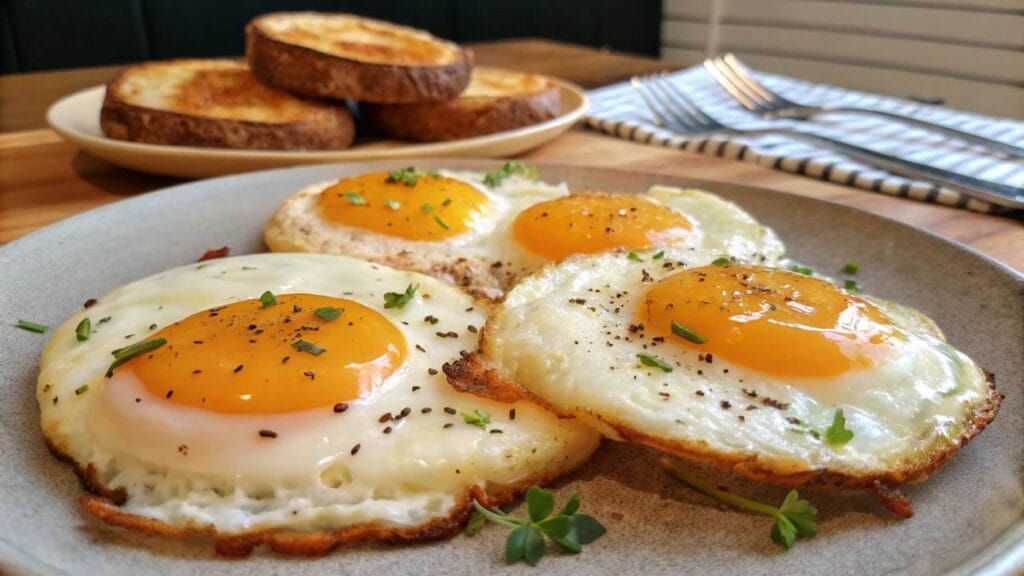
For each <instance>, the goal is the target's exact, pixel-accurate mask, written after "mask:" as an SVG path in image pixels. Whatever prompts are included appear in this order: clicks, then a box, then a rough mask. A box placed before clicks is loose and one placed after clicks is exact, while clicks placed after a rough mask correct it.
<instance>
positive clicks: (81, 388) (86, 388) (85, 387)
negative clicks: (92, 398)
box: [75, 384, 89, 396]
mask: <svg viewBox="0 0 1024 576" xmlns="http://www.w3.org/2000/svg"><path fill="white" fill-rule="evenodd" d="M88 391H89V385H88V384H82V385H81V386H79V387H78V388H75V396H81V395H82V394H85V393H86V392H88Z"/></svg>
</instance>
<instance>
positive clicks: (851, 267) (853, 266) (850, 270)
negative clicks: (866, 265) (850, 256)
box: [843, 260, 860, 274]
mask: <svg viewBox="0 0 1024 576" xmlns="http://www.w3.org/2000/svg"><path fill="white" fill-rule="evenodd" d="M858 270H860V264H858V263H857V261H856V260H850V261H849V262H847V263H846V266H843V272H845V273H847V274H856V273H857V271H858Z"/></svg>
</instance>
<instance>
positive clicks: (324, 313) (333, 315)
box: [316, 306, 345, 322]
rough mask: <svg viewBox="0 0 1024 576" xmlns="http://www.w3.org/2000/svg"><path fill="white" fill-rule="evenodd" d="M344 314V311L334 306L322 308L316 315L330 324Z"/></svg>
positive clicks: (317, 310)
mask: <svg viewBox="0 0 1024 576" xmlns="http://www.w3.org/2000/svg"><path fill="white" fill-rule="evenodd" d="M344 313H345V311H344V310H341V309H338V308H335V307H334V306H323V307H321V308H317V309H316V315H317V316H318V317H319V318H320V319H321V320H326V321H328V322H330V321H331V320H337V319H338V318H340V317H341V315H342V314H344Z"/></svg>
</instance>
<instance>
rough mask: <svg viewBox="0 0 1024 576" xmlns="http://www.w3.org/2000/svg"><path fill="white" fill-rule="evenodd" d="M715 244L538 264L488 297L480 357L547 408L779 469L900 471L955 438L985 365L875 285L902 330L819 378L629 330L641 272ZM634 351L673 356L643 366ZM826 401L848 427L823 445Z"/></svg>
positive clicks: (692, 451) (682, 448) (984, 398)
mask: <svg viewBox="0 0 1024 576" xmlns="http://www.w3.org/2000/svg"><path fill="white" fill-rule="evenodd" d="M716 255H717V254H716V253H707V252H701V251H691V252H682V253H677V254H673V255H672V256H671V259H672V260H674V261H675V263H671V264H666V265H663V266H651V261H650V260H649V256H650V254H649V253H644V254H641V256H642V257H644V258H645V262H643V263H635V262H631V261H629V260H627V259H625V258H624V257H623V256H622V255H621V254H605V255H599V256H593V257H576V258H572V259H569V260H567V261H565V262H563V263H561V264H558V265H553V266H549V267H547V268H545V269H544V270H542V271H541V272H538V273H537V274H534V275H532V276H530V277H528V278H526V279H524V280H523V281H522V282H521V283H520V284H518V285H517V286H516V287H515V288H513V289H512V290H510V291H509V292H508V294H507V295H506V298H505V300H504V302H503V303H502V304H500V305H499V306H498V307H497V308H496V310H495V312H494V314H493V316H492V317H491V319H490V320H489V322H488V325H487V327H486V329H485V336H484V343H485V344H484V349H483V355H484V358H485V360H486V361H487V362H488V363H489V364H490V365H493V366H494V367H496V369H497V370H499V373H500V374H501V375H502V376H503V377H504V378H506V379H508V380H510V381H513V382H517V383H519V384H520V385H522V386H523V387H525V388H527V389H528V390H530V391H531V392H532V393H534V394H536V395H537V396H538V397H539V398H541V399H543V401H545V402H547V403H548V404H549V405H550V406H551V407H552V408H553V409H554V410H555V411H557V412H559V413H563V414H575V415H578V416H581V417H588V418H590V420H591V423H592V424H593V425H595V426H596V427H600V428H601V429H602V430H603V431H604V433H605V434H606V435H608V436H610V437H612V438H615V439H623V438H626V439H630V440H634V441H639V442H644V443H647V444H651V445H654V446H657V447H660V448H663V449H666V450H669V451H672V452H676V453H678V454H681V455H686V456H691V457H696V458H698V459H702V460H712V461H716V462H719V463H721V464H724V465H727V466H735V467H736V468H737V469H738V470H741V469H744V468H745V469H747V470H749V471H751V472H753V471H758V472H759V473H760V475H759V477H762V478H764V477H774V478H775V479H782V480H785V479H787V478H788V479H790V481H796V479H799V478H807V477H809V476H817V475H819V474H822V473H824V472H826V471H827V472H829V473H832V474H837V475H840V476H845V477H850V478H878V477H885V478H888V479H890V480H892V479H895V480H902V479H908V478H909V476H912V474H910V473H909V472H912V471H913V470H918V469H923V467H925V466H926V465H927V463H928V462H929V461H930V458H931V457H933V456H934V455H936V454H939V453H941V452H942V451H943V450H945V449H947V448H950V447H951V446H954V445H956V444H957V443H958V442H960V436H961V434H962V433H963V432H964V431H965V430H966V429H967V428H968V427H970V426H973V420H974V418H975V417H976V415H977V414H978V413H979V411H981V410H982V409H983V407H985V406H986V405H987V404H988V402H989V401H990V394H992V391H991V390H990V388H989V385H988V383H987V381H986V377H985V374H984V372H983V371H982V370H981V369H980V368H979V367H978V366H977V365H976V364H975V363H974V362H973V361H972V360H971V359H970V358H968V357H967V356H966V355H964V354H963V353H961V352H959V351H958V350H956V349H955V348H953V347H952V346H950V345H949V344H947V343H946V342H945V341H944V340H943V338H942V334H941V332H939V331H938V329H937V328H936V327H935V326H934V323H932V322H931V321H930V320H929V319H927V318H926V317H924V316H923V315H922V314H921V313H920V312H917V311H916V310H913V309H910V308H907V307H904V306H900V305H897V304H893V303H889V302H885V301H882V300H878V299H870V301H871V302H873V303H875V304H876V305H877V306H879V307H880V308H881V309H882V311H883V312H885V313H886V314H887V315H888V316H889V317H890V319H891V320H892V322H893V323H894V325H896V326H897V327H898V328H899V329H900V330H901V332H902V333H903V334H904V335H905V336H906V339H905V340H893V341H892V343H893V345H894V347H895V348H894V351H893V352H894V353H893V354H892V355H891V356H890V357H888V358H886V360H885V361H884V362H880V363H877V364H875V365H873V366H871V367H870V368H867V369H862V370H855V371H851V372H848V373H845V374H843V375H840V376H836V377H834V378H826V379H819V380H801V381H793V380H787V379H786V378H781V377H777V376H774V375H771V374H766V373H760V372H757V371H754V370H750V369H746V368H744V367H742V366H738V365H736V364H733V363H730V362H728V361H727V360H725V359H723V358H720V357H718V356H712V360H711V361H710V362H709V361H707V360H706V359H705V358H703V355H702V354H701V352H700V350H699V348H698V347H691V346H683V345H679V344H677V343H673V342H671V341H665V342H663V343H656V342H652V341H651V340H650V339H649V338H647V339H641V338H638V337H637V336H636V335H635V334H632V333H631V332H630V331H629V329H628V327H629V326H630V325H631V324H633V323H634V322H635V320H634V318H635V315H636V310H637V308H638V307H639V306H642V305H643V302H644V298H645V295H646V292H647V290H648V289H649V287H650V286H651V285H652V282H657V281H658V280H660V279H661V278H664V277H665V276H667V275H669V274H672V273H674V272H676V271H678V270H680V269H681V268H682V267H693V266H702V265H707V264H709V263H710V262H711V261H712V260H714V258H715V257H716ZM666 259H669V257H668V256H666ZM680 265H682V266H680ZM666 266H668V267H666ZM669 267H671V269H669ZM645 277H647V278H648V279H649V280H648V282H645V281H644V278H645ZM581 300H582V301H581ZM571 302H574V303H571ZM640 353H649V354H655V355H657V356H659V357H660V358H662V359H664V360H665V361H667V362H668V363H669V364H670V365H672V366H673V367H674V370H673V371H672V372H668V373H666V372H664V371H662V370H661V369H659V368H657V367H649V366H645V365H643V364H642V363H641V362H640V361H639V359H638V356H637V355H638V354H640ZM837 409H843V411H844V414H845V418H846V427H847V428H848V429H850V430H853V431H854V437H853V439H852V441H850V442H849V443H848V444H846V445H845V446H842V447H839V448H833V447H829V446H828V445H826V444H825V443H824V442H822V440H821V439H820V438H819V437H820V436H821V434H822V433H823V432H824V430H826V429H827V428H828V427H829V426H830V425H831V424H832V422H833V417H834V415H835V413H836V410H837ZM815 433H816V434H817V436H818V437H816V435H815ZM904 472H908V474H907V475H904ZM752 475H753V473H752ZM904 476H907V477H904Z"/></svg>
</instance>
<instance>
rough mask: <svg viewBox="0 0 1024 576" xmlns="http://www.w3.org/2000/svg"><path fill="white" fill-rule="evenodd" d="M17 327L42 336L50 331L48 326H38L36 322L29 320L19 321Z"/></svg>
mask: <svg viewBox="0 0 1024 576" xmlns="http://www.w3.org/2000/svg"><path fill="white" fill-rule="evenodd" d="M15 326H17V327H18V328H21V329H22V330H28V331H29V332H35V333H37V334H42V333H44V332H46V331H47V330H49V329H50V327H49V326H47V325H46V324H37V323H35V322H29V321H28V320H18V323H17V324H15Z"/></svg>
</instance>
